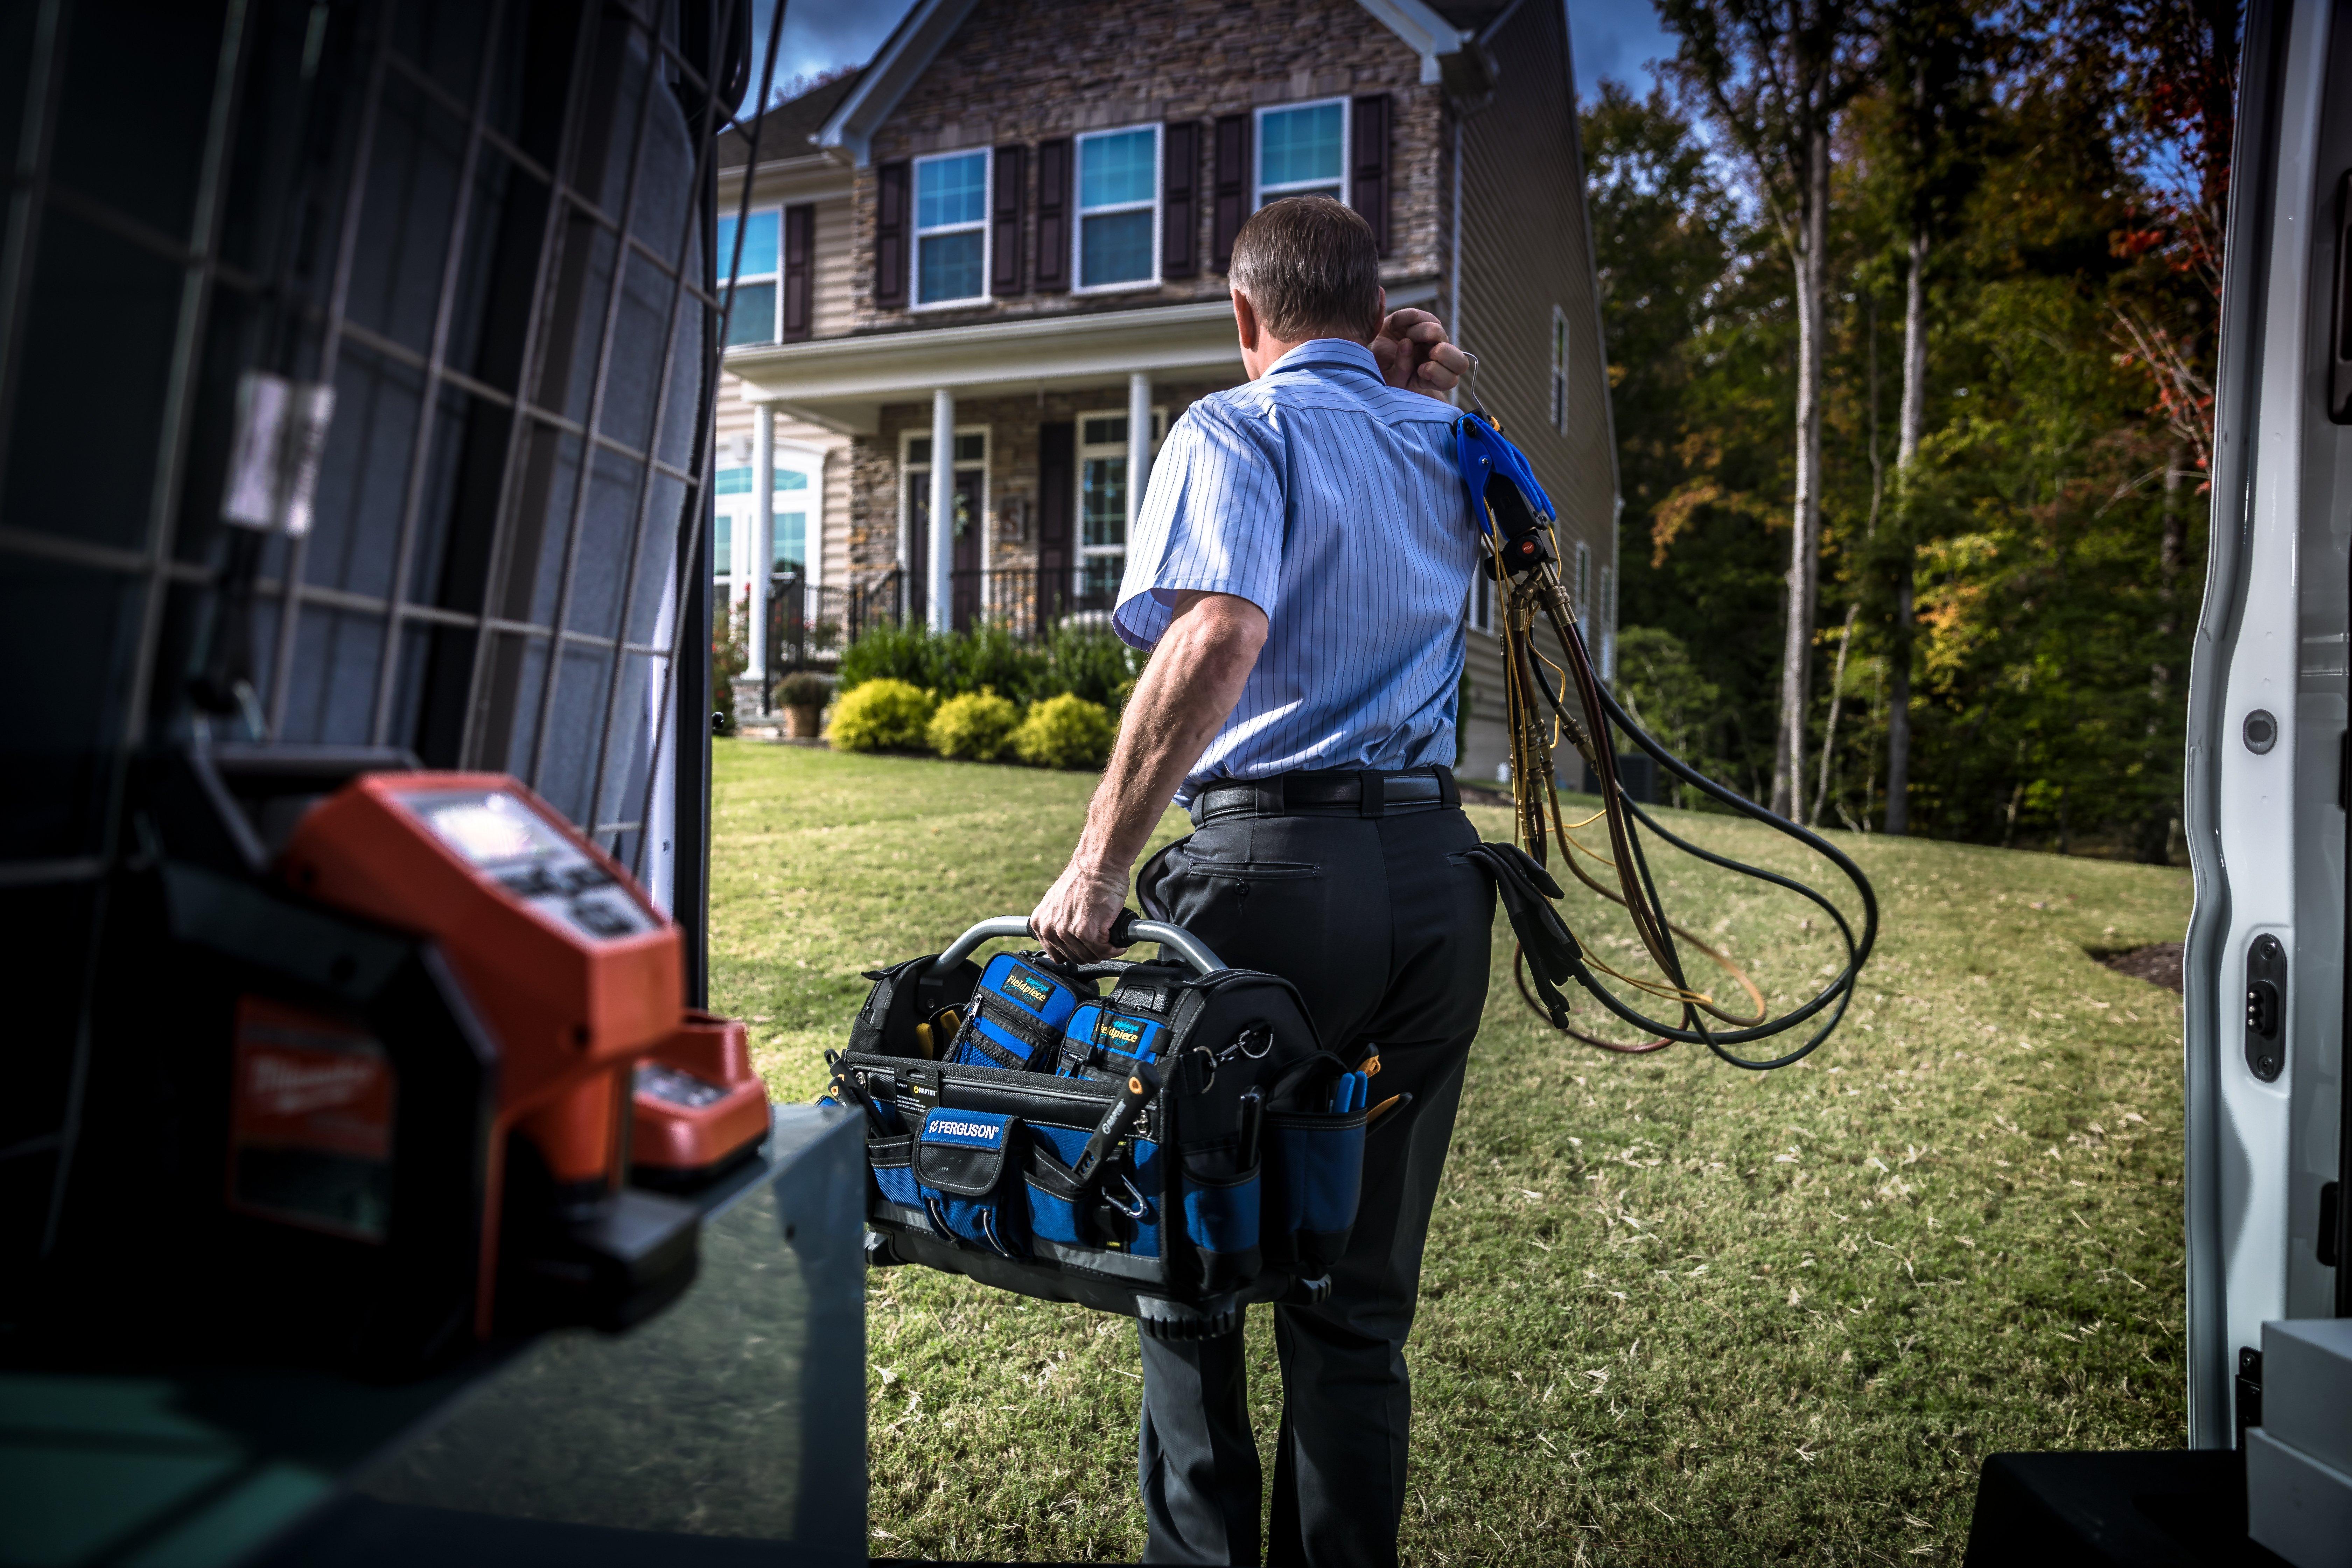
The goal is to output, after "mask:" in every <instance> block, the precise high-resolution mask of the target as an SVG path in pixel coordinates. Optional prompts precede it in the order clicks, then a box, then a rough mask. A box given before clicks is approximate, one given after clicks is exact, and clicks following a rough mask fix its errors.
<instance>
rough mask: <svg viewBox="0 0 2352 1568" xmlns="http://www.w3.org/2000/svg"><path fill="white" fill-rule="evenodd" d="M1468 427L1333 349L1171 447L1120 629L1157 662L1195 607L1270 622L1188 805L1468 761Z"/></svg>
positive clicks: (1130, 567)
mask: <svg viewBox="0 0 2352 1568" xmlns="http://www.w3.org/2000/svg"><path fill="white" fill-rule="evenodd" d="M1455 418H1456V414H1455V412H1454V409H1453V408H1451V407H1449V406H1448V405H1445V404H1443V403H1440V402H1439V401H1437V400H1436V399H1435V398H1433V397H1429V396H1425V395H1423V394H1421V393H1417V392H1403V391H1400V390H1398V389H1397V388H1395V387H1392V386H1390V385H1389V384H1387V383H1385V382H1384V381H1383V380H1382V379H1381V374H1380V365H1379V362H1378V361H1376V360H1374V359H1373V357H1372V353H1371V350H1370V349H1369V348H1367V347H1365V346H1364V345H1363V344H1361V343H1357V342H1348V341H1346V340H1344V339H1337V338H1318V339H1316V340H1315V341H1313V342H1307V343H1303V344H1301V345H1300V346H1299V347H1297V348H1296V349H1293V350H1292V351H1291V352H1290V353H1286V354H1285V355H1284V356H1283V357H1282V358H1281V359H1280V360H1279V361H1277V362H1276V363H1275V364H1274V365H1273V366H1272V367H1271V368H1270V369H1269V370H1268V371H1267V372H1266V374H1265V375H1263V376H1261V377H1259V378H1258V379H1257V380H1255V381H1253V382H1251V383H1249V384H1246V385H1244V386H1237V387H1234V388H1233V389H1231V390H1230V391H1226V392H1220V393H1217V394H1214V395H1211V396H1208V397H1204V398H1202V399H1201V400H1200V401H1199V402H1197V403H1195V404H1193V405H1192V407H1190V408H1189V409H1187V410H1186V411H1185V413H1184V416H1183V417H1182V418H1181V419H1179V420H1178V421H1177V422H1176V426H1175V428H1174V429H1172V430H1171V431H1170V432H1169V435H1168V439H1167V440H1166V442H1165V443H1163V445H1162V446H1161V447H1160V454H1159V456H1158V458H1156V460H1155V461H1154V462H1153V464H1152V468H1151V474H1150V483H1149V487H1148V489H1147V490H1146V492H1145V495H1144V499H1143V505H1142V507H1141V508H1140V509H1139V511H1138V513H1137V515H1136V520H1135V534H1134V537H1133V538H1131V539H1130V540H1129V542H1128V552H1127V574H1126V577H1125V580H1124V581H1123V582H1122V583H1121V584H1120V585H1119V591H1118V607H1117V608H1116V609H1115V610H1114V611H1113V613H1112V622H1113V625H1114V626H1116V627H1117V629H1118V634H1119V636H1120V637H1124V638H1125V639H1126V640H1127V641H1128V642H1129V643H1130V644H1132V645H1134V646H1135V647H1145V648H1148V647H1152V646H1153V645H1154V644H1155V643H1157V642H1158V641H1159V640H1160V637H1161V636H1162V635H1163V634H1165V633H1166V631H1167V629H1168V624H1169V622H1170V620H1171V618H1172V617H1173V614H1174V605H1175V601H1176V595H1178V594H1180V593H1183V592H1186V591H1188V590H1197V591H1201V592H1205V593H1214V594H1231V595H1234V596H1235V597H1237V598H1243V599H1247V600H1248V601H1249V602H1250V603H1251V604H1253V605H1256V606H1257V607H1258V608H1259V609H1261V610H1263V611H1265V616H1266V624H1267V630H1266V641H1265V648H1264V649H1263V650H1262V651H1261V652H1260V653H1259V655H1258V660H1257V665H1256V667H1255V668H1254V669H1252V670H1251V672H1250V676H1249V679H1248V681H1247V682H1246V684H1245V685H1244V687H1243V689H1242V696H1241V700H1240V701H1239V702H1237V703H1236V704H1235V705H1234V711H1233V713H1232V715H1231V716H1230V717H1228V718H1227V719H1226V721H1225V723H1224V726H1223V728H1222V729H1220V730H1219V731H1217V733H1216V735H1215V737H1214V738H1213V739H1212V740H1211V741H1210V742H1209V745H1208V749H1207V750H1206V751H1204V752H1202V756H1201V760H1200V762H1199V763H1197V764H1196V765H1195V767H1194V769H1193V772H1192V774H1191V775H1190V776H1189V777H1187V778H1186V779H1185V781H1184V786H1183V788H1182V790H1181V791H1180V792H1179V794H1178V795H1177V799H1178V801H1179V802H1188V801H1190V800H1191V798H1192V795H1194V794H1195V793H1196V792H1197V791H1198V790H1200V789H1201V788H1202V786H1203V785H1204V784H1208V783H1210V782H1213V781H1214V780H1217V779H1255V778H1265V777H1268V776H1271V775H1272V774H1275V773H1287V772H1290V771H1292V770H1294V769H1301V768H1379V769H1383V770H1397V769H1404V768H1414V767H1423V766H1426V765H1427V764H1429V763H1452V762H1453V761H1454V721H1455V713H1454V700H1455V693H1456V691H1457V689H1459V687H1460V684H1461V680H1462V663H1463V637H1464V627H1465V614H1466V611H1467V608H1468V604H1469V592H1470V585H1471V582H1472V579H1473V576H1474V574H1475V571H1476V569H1477V535H1476V533H1475V531H1474V529H1473V526H1472V523H1471V521H1470V513H1469V504H1468V501H1467V500H1466V499H1465V493H1464V490H1463V488H1462V479H1461V475H1460V473H1459V471H1458V469H1457V468H1456V467H1455V463H1454V436H1453V429H1454V419H1455Z"/></svg>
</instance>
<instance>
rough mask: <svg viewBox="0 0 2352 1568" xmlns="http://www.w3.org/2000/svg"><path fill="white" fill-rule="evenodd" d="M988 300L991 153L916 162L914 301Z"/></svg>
mask: <svg viewBox="0 0 2352 1568" xmlns="http://www.w3.org/2000/svg"><path fill="white" fill-rule="evenodd" d="M987 297H988V153H987V152H986V151H985V150H982V151H980V152H973V153H946V154H944V155H942V156H940V157H936V158H919V159H917V160H916V161H915V303H916V304H917V305H961V304H965V303H968V302H970V301H971V300H984V299H986V298H987Z"/></svg>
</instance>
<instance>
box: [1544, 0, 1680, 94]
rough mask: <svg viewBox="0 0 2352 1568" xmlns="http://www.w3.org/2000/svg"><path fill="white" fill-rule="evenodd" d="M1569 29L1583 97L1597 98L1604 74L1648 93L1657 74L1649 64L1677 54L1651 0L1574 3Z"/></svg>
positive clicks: (1578, 87) (1583, 0) (1575, 0)
mask: <svg viewBox="0 0 2352 1568" xmlns="http://www.w3.org/2000/svg"><path fill="white" fill-rule="evenodd" d="M1568 26H1569V37H1570V42H1571V43H1573V44H1574V45H1575V47H1576V93H1577V96H1578V97H1579V98H1580V99H1584V98H1591V97H1592V96H1594V95H1595V94H1597V93H1598V92H1599V91H1600V90H1601V78H1602V77H1604V76H1605V77H1613V78H1615V79H1617V80H1619V81H1622V82H1623V83H1625V84H1626V85H1627V86H1628V87H1631V88H1632V89H1633V90H1634V92H1635V93H1637V94H1640V93H1646V92H1648V91H1649V90H1650V84H1651V82H1652V81H1653V80H1654V79H1655V74H1656V73H1654V71H1652V70H1651V69H1650V62H1651V61H1653V60H1663V59H1669V58H1673V56H1674V52H1675V41H1674V39H1672V38H1671V37H1667V36H1666V33H1665V30H1664V28H1663V27H1661V26H1658V13H1657V10H1656V8H1655V7H1654V5H1652V4H1651V0H1571V4H1570V5H1569V8H1568Z"/></svg>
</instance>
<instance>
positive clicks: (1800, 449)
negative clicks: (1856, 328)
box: [1772, 124, 1830, 817]
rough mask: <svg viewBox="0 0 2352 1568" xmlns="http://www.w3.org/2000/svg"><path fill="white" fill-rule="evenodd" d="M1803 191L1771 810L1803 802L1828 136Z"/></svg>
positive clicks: (1818, 513) (1818, 474)
mask: <svg viewBox="0 0 2352 1568" xmlns="http://www.w3.org/2000/svg"><path fill="white" fill-rule="evenodd" d="M1803 190H1804V195H1803V199H1802V202H1801V205H1800V209H1799V212H1798V215H1797V221H1798V224H1799V225H1800V232H1799V236H1798V239H1797V245H1796V256H1795V262H1796V266H1795V272H1796V284H1797V499H1796V505H1795V507H1794V509H1793V512H1794V515H1793V517H1792V519H1791V521H1792V523H1793V526H1792V527H1791V529H1790V533H1791V535H1792V536H1793V537H1791V539H1790V542H1789V622H1788V637H1787V638H1786V640H1785V641H1784V642H1783V643H1782V645H1781V664H1780V736H1779V740H1778V744H1776V745H1775V746H1774V747H1773V754H1772V809H1773V810H1774V811H1776V812H1778V813H1780V815H1781V816H1787V817H1794V816H1796V815H1797V814H1798V812H1799V811H1800V810H1801V809H1802V806H1803V801H1802V798H1801V797H1802V795H1803V791H1804V773H1805V715H1806V710H1807V709H1808V708H1809V706H1810V699H1811V689H1812V681H1811V675H1812V652H1813V608H1814V605H1815V604H1816V603H1817V596H1818V595H1819V593H1820V585H1821V561H1822V552H1821V521H1822V495H1821V489H1822V350H1823V346H1824V343H1825V341H1826V339H1827V338H1828V335H1829V334H1828V332H1827V330H1826V326H1827V323H1826V322H1825V321H1823V319H1822V318H1823V317H1824V316H1826V315H1827V314H1828V306H1829V268H1828V265H1827V263H1828V251H1829V216H1830V139H1829V127H1828V126H1827V125H1826V124H1822V125H1817V126H1816V127H1815V128H1814V129H1813V131H1812V132H1811V134H1809V135H1808V136H1807V137H1806V139H1805V168H1804V186H1803Z"/></svg>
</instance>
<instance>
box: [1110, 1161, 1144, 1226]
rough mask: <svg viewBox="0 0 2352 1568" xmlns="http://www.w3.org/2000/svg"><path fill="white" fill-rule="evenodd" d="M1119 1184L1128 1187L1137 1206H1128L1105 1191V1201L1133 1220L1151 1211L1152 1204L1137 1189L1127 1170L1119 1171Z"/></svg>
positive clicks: (1128, 1191) (1128, 1193)
mask: <svg viewBox="0 0 2352 1568" xmlns="http://www.w3.org/2000/svg"><path fill="white" fill-rule="evenodd" d="M1118 1184H1119V1185H1120V1186H1122V1187H1125V1188H1126V1189H1127V1195H1128V1196H1129V1197H1130V1198H1132V1199H1134V1200H1135V1206H1134V1207H1133V1208H1129V1207H1128V1206H1127V1205H1125V1204H1123V1203H1121V1202H1119V1201H1118V1199H1117V1198H1115V1197H1113V1196H1111V1195H1110V1194H1108V1193H1105V1194H1103V1202H1105V1203H1107V1204H1108V1205H1110V1206H1111V1207H1113V1208H1115V1209H1117V1210H1118V1212H1119V1213H1121V1214H1123V1215H1126V1216H1127V1217H1128V1218H1129V1219H1132V1220H1139V1219H1141V1218H1142V1217H1143V1216H1144V1215H1146V1214H1149V1213H1150V1210H1151V1205H1150V1203H1148V1202H1146V1201H1145V1199H1144V1196H1143V1194H1141V1193H1139V1192H1137V1191H1136V1190H1135V1183H1134V1182H1133V1180H1131V1179H1130V1178H1129V1175H1128V1173H1126V1172H1125V1171H1121V1172H1120V1173H1118Z"/></svg>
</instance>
